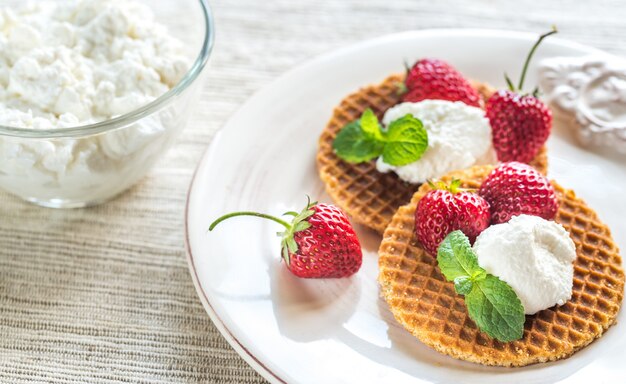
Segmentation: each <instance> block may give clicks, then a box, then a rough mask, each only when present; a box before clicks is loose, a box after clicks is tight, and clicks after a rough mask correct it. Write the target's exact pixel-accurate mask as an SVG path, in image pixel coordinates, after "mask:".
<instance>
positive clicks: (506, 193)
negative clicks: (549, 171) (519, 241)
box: [478, 162, 558, 224]
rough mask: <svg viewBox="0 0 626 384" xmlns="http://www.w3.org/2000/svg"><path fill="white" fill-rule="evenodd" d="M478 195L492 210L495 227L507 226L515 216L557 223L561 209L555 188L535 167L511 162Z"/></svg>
mask: <svg viewBox="0 0 626 384" xmlns="http://www.w3.org/2000/svg"><path fill="white" fill-rule="evenodd" d="M478 193H479V194H480V195H481V196H482V197H483V198H484V199H485V200H487V202H488V203H489V205H490V207H491V223H492V224H500V223H506V222H507V221H509V220H510V219H511V218H512V217H513V216H519V215H533V216H539V217H542V218H544V219H546V220H553V219H554V217H555V216H556V212H557V209H558V201H557V198H556V193H555V191H554V187H553V186H552V184H550V181H549V180H548V179H547V178H546V177H544V176H543V175H542V174H540V173H539V172H537V170H535V169H534V168H533V167H531V166H530V165H527V164H522V163H519V162H510V163H504V164H501V165H499V166H498V167H497V168H495V169H494V170H493V171H491V173H489V175H488V176H487V178H486V179H485V181H483V183H482V185H481V186H480V190H479V191H478Z"/></svg>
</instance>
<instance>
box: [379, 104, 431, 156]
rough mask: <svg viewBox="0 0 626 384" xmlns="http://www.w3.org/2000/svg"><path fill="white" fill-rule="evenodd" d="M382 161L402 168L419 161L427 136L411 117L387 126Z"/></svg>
mask: <svg viewBox="0 0 626 384" xmlns="http://www.w3.org/2000/svg"><path fill="white" fill-rule="evenodd" d="M385 136H386V141H387V143H386V145H385V147H384V150H383V161H384V162H385V163H387V164H390V165H394V166H402V165H407V164H410V163H413V162H415V161H417V160H419V159H420V158H421V157H422V155H423V154H424V152H425V151H426V148H428V134H427V133H426V129H424V125H423V124H422V122H421V121H420V120H419V119H416V118H415V117H413V115H410V114H409V115H406V116H404V117H401V118H399V119H397V120H394V121H393V122H391V124H389V128H388V130H387V133H386V135H385Z"/></svg>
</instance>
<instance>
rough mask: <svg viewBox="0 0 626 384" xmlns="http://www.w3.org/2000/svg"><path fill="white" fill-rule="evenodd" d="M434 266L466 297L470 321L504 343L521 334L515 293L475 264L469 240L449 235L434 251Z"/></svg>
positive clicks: (521, 311)
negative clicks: (435, 252)
mask: <svg viewBox="0 0 626 384" xmlns="http://www.w3.org/2000/svg"><path fill="white" fill-rule="evenodd" d="M437 263H438V264H439V269H441V273H442V274H443V275H444V277H445V278H446V279H447V280H448V281H453V282H454V289H455V291H456V292H457V293H458V294H460V295H464V296H465V305H466V306H467V311H468V313H469V316H470V318H471V319H472V320H473V321H474V323H476V326H477V327H478V329H480V330H481V331H482V332H485V333H486V334H487V335H489V336H490V337H492V338H494V339H497V340H500V341H503V342H507V341H513V340H518V339H521V338H522V336H523V335H524V322H525V321H526V317H525V316H524V307H523V306H522V302H521V301H520V299H519V297H517V295H516V294H515V291H513V289H512V288H511V287H510V286H509V285H508V284H507V283H505V282H504V281H502V280H500V279H498V278H497V277H496V276H493V275H491V274H489V273H487V271H485V270H484V269H483V268H481V267H480V266H479V265H478V258H477V257H476V254H475V253H474V251H473V250H472V247H471V245H470V242H469V239H468V238H467V236H465V235H464V234H463V232H461V231H454V232H451V233H450V234H449V235H448V236H446V238H445V239H444V240H443V241H442V242H441V245H440V246H439V249H438V250H437Z"/></svg>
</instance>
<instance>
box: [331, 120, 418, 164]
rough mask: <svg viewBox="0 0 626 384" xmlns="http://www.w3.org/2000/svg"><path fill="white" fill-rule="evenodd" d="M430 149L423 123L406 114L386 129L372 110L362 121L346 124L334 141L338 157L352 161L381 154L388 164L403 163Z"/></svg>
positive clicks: (368, 158)
mask: <svg viewBox="0 0 626 384" xmlns="http://www.w3.org/2000/svg"><path fill="white" fill-rule="evenodd" d="M426 148H428V134H427V132H426V129H424V125H423V124H422V122H421V121H420V120H419V119H417V118H415V117H413V115H411V114H407V115H405V116H403V117H401V118H399V119H397V120H394V121H392V122H391V124H389V127H388V128H387V130H383V128H382V126H381V125H380V122H379V121H378V118H377V117H376V115H375V114H374V112H373V111H372V110H371V109H367V110H365V112H363V114H362V115H361V118H360V119H359V120H356V121H353V122H351V123H349V124H347V125H346V126H345V127H343V128H342V129H341V131H339V133H338V134H337V137H336V138H335V140H334V141H333V149H334V150H335V153H336V154H337V156H339V157H340V158H342V159H343V160H345V161H347V162H350V163H362V162H366V161H370V160H372V159H374V158H376V157H379V156H382V157H383V161H384V162H385V163H387V164H389V165H393V166H402V165H407V164H410V163H412V162H414V161H417V160H419V159H420V158H421V157H422V155H423V154H424V152H425V151H426Z"/></svg>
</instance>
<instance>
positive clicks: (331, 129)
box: [317, 75, 548, 234]
mask: <svg viewBox="0 0 626 384" xmlns="http://www.w3.org/2000/svg"><path fill="white" fill-rule="evenodd" d="M403 79H404V77H403V76H402V75H392V76H389V77H388V78H387V79H385V80H384V81H383V82H382V83H380V84H378V85H372V86H368V87H365V88H362V89H361V90H359V91H358V92H356V93H353V94H351V95H349V96H348V97H346V98H345V99H343V101H342V102H341V103H340V104H339V106H338V107H336V108H335V111H334V112H333V116H332V118H331V119H330V121H329V123H328V125H327V126H326V128H325V129H324V131H323V133H322V136H321V137H320V141H319V149H318V153H317V165H318V169H319V174H320V177H321V179H322V181H323V182H324V183H325V184H326V191H327V192H328V194H329V195H330V196H331V197H332V199H333V200H334V201H335V203H336V204H337V205H339V206H340V207H341V208H343V209H344V210H345V211H346V212H347V213H348V214H349V215H350V216H352V218H353V219H354V221H355V222H358V223H360V224H363V225H365V226H367V227H369V228H372V229H374V230H375V231H377V232H379V233H381V234H382V233H383V231H384V230H385V228H386V227H387V224H389V221H390V220H391V217H392V216H393V214H394V213H395V212H396V210H397V209H398V207H400V206H401V205H403V204H406V203H407V202H408V201H409V200H410V199H411V196H413V193H415V191H417V188H419V185H416V184H409V183H406V182H404V181H402V180H401V179H400V178H399V177H398V176H397V175H396V174H395V173H393V172H389V173H380V172H378V171H377V170H376V161H375V160H372V161H371V162H368V163H361V164H351V163H347V162H345V161H343V160H341V159H340V158H339V157H337V156H336V155H335V153H334V152H333V147H332V145H333V140H334V139H335V136H336V135H337V132H339V130H340V129H341V128H343V127H344V126H345V125H346V124H348V123H349V122H351V121H354V120H357V119H358V118H360V117H361V114H362V113H363V111H365V110H366V109H367V108H371V109H372V110H373V111H374V113H376V115H377V116H378V117H379V118H382V115H383V114H384V113H385V111H387V109H389V108H391V107H392V106H394V105H396V104H398V103H399V102H400V101H401V98H402V97H401V95H400V93H399V84H401V83H402V82H403ZM472 85H473V86H474V88H476V90H478V92H480V94H481V95H482V96H483V99H485V100H486V99H487V98H488V97H489V96H491V95H492V94H493V92H494V89H493V88H491V87H490V86H488V85H486V84H481V83H473V84H472ZM531 164H532V165H533V166H534V167H535V168H537V169H538V170H539V171H540V172H541V173H543V174H545V173H546V171H547V168H548V165H547V164H548V159H547V155H546V150H545V148H543V149H542V150H541V151H540V152H539V154H538V155H537V156H536V158H535V159H534V160H533V162H532V163H531Z"/></svg>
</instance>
